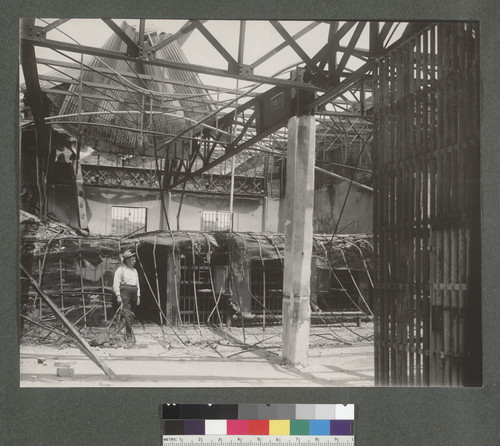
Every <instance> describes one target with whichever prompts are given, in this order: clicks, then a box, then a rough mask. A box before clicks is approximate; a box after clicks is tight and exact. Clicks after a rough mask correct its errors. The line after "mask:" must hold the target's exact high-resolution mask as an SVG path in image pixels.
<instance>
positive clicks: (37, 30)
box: [25, 25, 47, 41]
mask: <svg viewBox="0 0 500 446" xmlns="http://www.w3.org/2000/svg"><path fill="white" fill-rule="evenodd" d="M25 34H26V36H27V37H29V38H31V39H33V40H38V41H44V40H46V39H47V33H46V32H45V29H44V27H43V26H36V25H33V26H30V27H28V29H27V31H25Z"/></svg>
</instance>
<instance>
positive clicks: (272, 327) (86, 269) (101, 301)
mask: <svg viewBox="0 0 500 446" xmlns="http://www.w3.org/2000/svg"><path fill="white" fill-rule="evenodd" d="M193 12H195V11H193ZM118 17H119V16H117V17H115V18H111V19H110V18H85V19H83V18H70V19H68V18H62V19H61V18H59V19H58V18H43V17H42V18H22V19H21V20H20V21H19V32H20V36H19V45H20V47H19V50H20V57H19V61H20V67H19V86H18V88H19V98H18V99H19V129H18V131H19V175H18V177H19V214H20V215H19V235H20V239H19V385H20V387H21V388H27V387H56V388H63V387H64V388H65V387H159V388H172V387H183V388H184V387H187V388H215V387H217V388H231V387H235V388H236V387H238V388H240V387H246V388H267V387H273V388H276V387H278V388H281V387H283V388H286V387H287V388H298V387H478V386H479V387H480V386H482V384H483V368H482V364H483V362H482V360H483V348H482V345H483V340H482V320H481V319H482V295H481V217H480V215H481V207H480V203H481V201H480V195H481V189H480V106H481V104H480V85H481V83H480V57H479V56H480V27H479V23H478V22H477V21H472V20H468V21H467V20H463V21H445V20H435V21H432V20H425V21H410V20H408V21H403V20H401V21H395V20H390V21H384V20H378V21H377V20H365V21H359V20H345V19H342V20H336V19H335V17H328V20H326V19H325V20H290V19H287V20H280V19H279V18H276V19H272V20H264V19H262V20H245V19H239V20H228V19H224V20H222V19H210V20H206V19H195V18H188V17H186V18H185V19H179V18H176V19H160V18H154V19H153V18H148V19H144V18H137V19H130V18H126V19H121V18H118ZM103 391H104V390H103Z"/></svg>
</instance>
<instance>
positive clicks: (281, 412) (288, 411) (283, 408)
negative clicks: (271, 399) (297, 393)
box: [276, 404, 296, 420]
mask: <svg viewBox="0 0 500 446" xmlns="http://www.w3.org/2000/svg"><path fill="white" fill-rule="evenodd" d="M276 416H277V418H276V419H277V420H295V418H296V417H295V404H277V407H276Z"/></svg>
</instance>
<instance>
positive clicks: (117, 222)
mask: <svg viewBox="0 0 500 446" xmlns="http://www.w3.org/2000/svg"><path fill="white" fill-rule="evenodd" d="M146 215H147V212H146V208H139V207H133V208H130V207H124V206H113V207H112V208H111V234H112V235H129V234H132V233H140V232H146Z"/></svg>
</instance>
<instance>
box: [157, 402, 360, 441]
mask: <svg viewBox="0 0 500 446" xmlns="http://www.w3.org/2000/svg"><path fill="white" fill-rule="evenodd" d="M162 418H163V434H164V435H165V436H209V435H217V436H241V435H245V436H247V435H248V436H253V435H255V436H323V437H324V436H327V437H328V436H352V435H353V425H352V422H353V420H354V405H353V404H347V405H344V404H297V405H293V404H239V405H236V404H211V405H209V404H205V405H197V404H183V405H179V404H164V405H163V407H162Z"/></svg>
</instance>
